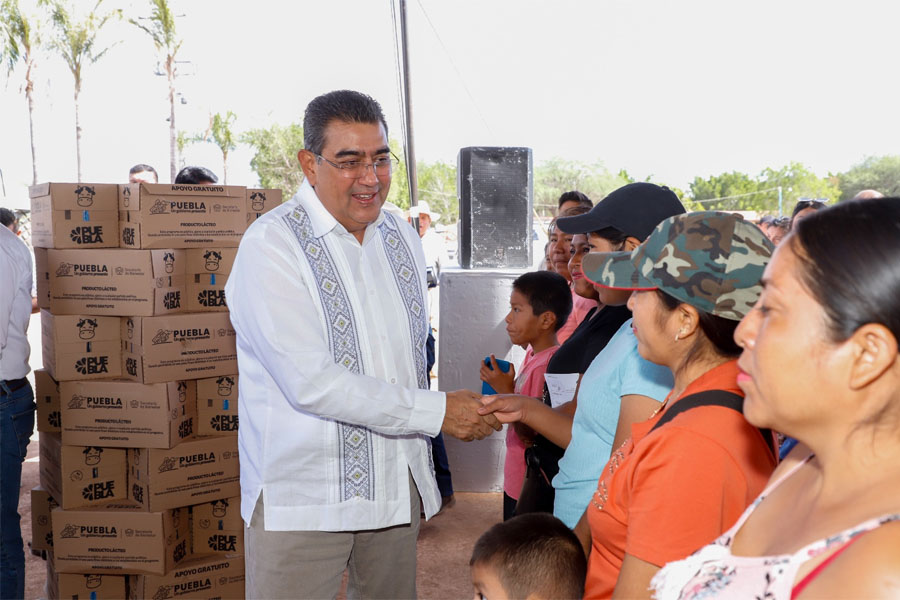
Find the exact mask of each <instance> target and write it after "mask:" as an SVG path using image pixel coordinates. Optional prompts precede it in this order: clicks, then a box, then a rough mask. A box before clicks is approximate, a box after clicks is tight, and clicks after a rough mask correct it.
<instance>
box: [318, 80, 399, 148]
mask: <svg viewBox="0 0 900 600" xmlns="http://www.w3.org/2000/svg"><path fill="white" fill-rule="evenodd" d="M331 121H342V122H344V123H381V124H382V126H383V127H384V134H385V136H387V131H388V126H387V120H385V118H384V113H383V112H382V111H381V105H380V104H378V101H377V100H375V99H374V98H372V97H371V96H368V95H366V94H363V93H361V92H355V91H352V90H337V91H334V92H328V93H327V94H322V95H321V96H319V97H317V98H314V99H313V100H312V102H310V103H309V105H307V107H306V113H305V114H304V115H303V147H304V148H306V149H307V150H309V151H310V152H312V153H313V154H322V149H323V148H324V147H325V128H326V127H328V124H329V123H330V122H331Z"/></svg>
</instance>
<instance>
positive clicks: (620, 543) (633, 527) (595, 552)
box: [575, 212, 776, 598]
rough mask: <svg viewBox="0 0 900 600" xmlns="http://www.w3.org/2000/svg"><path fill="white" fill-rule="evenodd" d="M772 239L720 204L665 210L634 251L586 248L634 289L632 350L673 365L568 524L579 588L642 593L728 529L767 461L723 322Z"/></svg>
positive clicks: (605, 276)
mask: <svg viewBox="0 0 900 600" xmlns="http://www.w3.org/2000/svg"><path fill="white" fill-rule="evenodd" d="M771 253H772V245H771V243H770V242H769V241H768V239H766V237H765V235H764V234H763V233H762V231H760V230H759V229H758V228H757V227H756V226H755V225H751V224H749V223H747V222H745V221H743V219H742V218H741V217H740V216H739V215H734V214H729V213H719V212H701V213H690V214H686V215H678V216H675V217H672V218H670V219H667V220H666V221H663V222H662V223H661V224H660V225H659V226H658V227H657V228H656V230H655V231H654V232H653V233H652V234H651V235H650V237H649V238H648V239H647V240H646V241H645V242H644V243H643V244H641V245H640V246H639V247H638V248H636V249H635V250H634V251H633V252H630V253H629V252H614V253H609V254H589V255H587V256H586V257H585V259H584V262H583V270H584V273H585V275H586V276H587V277H588V279H590V280H591V281H593V282H595V283H596V284H598V285H603V286H606V287H612V288H619V289H631V290H634V292H633V293H632V296H631V299H630V300H629V302H628V306H629V308H631V310H632V312H633V314H634V323H633V326H634V332H635V337H636V338H637V341H638V351H639V352H640V354H641V356H642V357H643V358H645V359H646V360H649V361H651V362H654V363H657V364H660V365H664V366H666V367H668V368H669V369H671V371H672V373H673V375H674V379H675V386H674V388H673V389H672V392H671V393H670V394H669V396H668V398H667V400H666V402H665V403H664V404H663V406H662V408H661V409H660V411H659V412H658V413H657V414H656V415H654V416H653V417H651V418H650V419H649V420H648V421H645V422H643V423H638V424H636V425H634V426H632V428H631V432H632V436H631V438H629V439H628V440H626V441H625V443H624V444H623V445H622V447H621V448H619V449H618V450H615V451H614V452H613V454H612V456H611V457H610V460H609V462H608V463H607V465H606V468H605V469H604V471H603V475H602V476H601V477H600V480H599V482H598V486H597V491H596V492H595V493H594V496H593V498H592V499H591V502H590V504H589V505H588V507H587V510H586V511H585V514H584V516H582V518H581V521H580V522H579V523H578V525H577V526H576V528H575V532H576V534H578V535H579V538H580V539H581V540H582V543H583V544H584V545H585V552H586V553H588V575H587V580H586V584H585V597H587V598H609V597H619V598H641V597H644V598H649V597H650V592H649V584H650V579H651V578H652V577H653V575H654V574H655V573H656V571H657V570H659V568H660V567H661V566H662V565H664V564H665V563H667V562H669V561H671V560H673V559H676V558H681V557H683V556H686V555H688V554H690V553H691V552H693V551H694V550H696V549H697V548H699V547H700V546H703V545H704V544H706V543H708V542H709V541H711V540H712V539H714V538H715V537H716V536H718V535H719V534H720V533H722V532H723V531H725V530H726V529H728V527H730V526H731V525H732V524H733V523H734V522H735V521H736V520H737V518H738V517H739V516H740V515H741V513H742V512H743V510H744V509H745V508H746V507H747V505H748V504H749V503H750V502H751V501H752V500H753V499H754V498H755V497H756V495H757V494H758V493H759V492H760V491H761V490H762V489H763V487H764V486H765V483H766V481H767V479H768V477H769V475H770V474H771V473H772V470H773V469H774V468H775V464H776V458H775V456H776V453H775V451H774V444H773V437H772V435H771V432H768V431H761V430H759V429H756V428H755V427H753V426H752V425H750V424H749V423H747V421H746V420H745V419H744V417H743V414H742V413H741V407H742V404H743V394H742V393H741V391H740V388H739V387H738V385H737V374H738V368H737V364H736V363H737V361H736V360H735V359H736V357H737V356H738V355H739V354H740V348H739V347H738V346H737V344H735V342H734V339H733V334H734V330H735V327H736V326H737V324H738V321H739V320H740V319H741V318H742V317H743V316H744V315H745V314H747V312H749V311H750V309H751V308H752V307H753V305H754V304H755V302H756V300H757V298H758V297H759V294H760V290H761V286H760V283H759V281H760V278H761V276H762V273H763V269H764V268H765V266H766V264H767V263H768V260H769V258H770V257H771Z"/></svg>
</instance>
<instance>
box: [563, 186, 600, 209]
mask: <svg viewBox="0 0 900 600" xmlns="http://www.w3.org/2000/svg"><path fill="white" fill-rule="evenodd" d="M566 202H577V203H578V204H579V205H580V206H586V207H587V208H588V209H590V208H592V207H593V206H594V203H593V202H591V199H590V198H588V197H587V195H585V194H584V193H583V192H579V191H578V190H572V191H571V192H563V193H562V195H561V196H560V197H559V200H558V201H557V204H556V208H559V207H560V206H562V205H563V204H565V203H566Z"/></svg>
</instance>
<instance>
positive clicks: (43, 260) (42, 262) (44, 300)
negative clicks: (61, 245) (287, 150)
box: [33, 246, 50, 310]
mask: <svg viewBox="0 0 900 600" xmlns="http://www.w3.org/2000/svg"><path fill="white" fill-rule="evenodd" d="M33 250H34V289H35V294H37V296H36V299H37V305H38V308H46V309H47V310H50V275H49V273H50V263H49V262H47V251H46V248H38V247H37V246H35V247H34V248H33Z"/></svg>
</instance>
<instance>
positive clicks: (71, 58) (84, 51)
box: [41, 0, 121, 181]
mask: <svg viewBox="0 0 900 600" xmlns="http://www.w3.org/2000/svg"><path fill="white" fill-rule="evenodd" d="M41 3H42V4H43V5H46V6H49V8H50V20H51V22H52V23H53V31H54V35H53V38H52V40H51V42H50V46H51V47H52V48H53V49H54V50H56V51H57V53H58V54H59V55H60V57H62V59H63V61H64V62H65V63H66V66H67V67H68V68H69V71H70V72H71V73H72V78H73V79H74V84H75V94H74V96H75V98H74V99H75V161H76V165H77V170H78V181H81V179H82V178H81V121H80V118H79V104H78V95H79V94H80V93H81V84H82V82H83V81H84V74H83V69H84V67H85V66H87V65H92V64H94V63H95V62H97V61H98V60H100V59H101V58H103V56H104V55H105V54H106V53H107V52H108V51H109V50H110V48H111V47H112V46H106V47H102V46H100V45H99V35H100V32H101V31H102V29H103V27H104V26H105V25H106V24H107V23H109V22H110V21H111V20H112V19H114V18H117V17H121V11H118V10H111V11H101V9H100V5H101V4H102V3H103V0H97V3H96V4H94V7H93V8H92V9H91V10H90V11H89V12H87V13H85V14H84V15H83V17H82V18H80V19H79V18H77V16H76V13H75V10H74V8H75V6H74V5H73V6H71V7H70V6H68V5H67V4H66V3H64V2H63V0H41Z"/></svg>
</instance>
